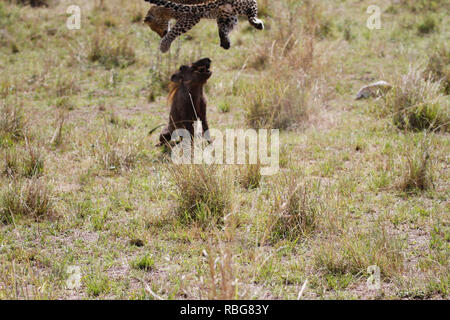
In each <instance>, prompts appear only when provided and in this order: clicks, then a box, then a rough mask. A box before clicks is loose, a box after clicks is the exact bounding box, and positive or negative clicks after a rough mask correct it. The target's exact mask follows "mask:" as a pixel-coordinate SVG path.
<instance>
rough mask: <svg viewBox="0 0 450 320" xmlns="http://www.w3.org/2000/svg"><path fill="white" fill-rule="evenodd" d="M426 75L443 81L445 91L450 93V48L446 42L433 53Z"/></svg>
mask: <svg viewBox="0 0 450 320" xmlns="http://www.w3.org/2000/svg"><path fill="white" fill-rule="evenodd" d="M425 76H426V77H427V79H430V80H433V81H441V82H442V85H443V88H444V91H445V93H446V94H447V95H448V94H450V50H449V49H448V47H447V46H446V45H445V44H444V45H441V46H440V47H439V48H438V49H436V50H435V51H434V52H433V53H432V54H431V56H430V58H429V60H428V65H427V67H426V69H425Z"/></svg>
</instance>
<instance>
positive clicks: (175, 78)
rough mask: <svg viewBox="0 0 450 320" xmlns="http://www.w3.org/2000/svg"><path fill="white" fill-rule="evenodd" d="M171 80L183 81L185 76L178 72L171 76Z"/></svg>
mask: <svg viewBox="0 0 450 320" xmlns="http://www.w3.org/2000/svg"><path fill="white" fill-rule="evenodd" d="M170 81H172V82H175V83H181V82H183V77H182V76H180V75H177V74H174V75H173V76H172V77H171V78H170Z"/></svg>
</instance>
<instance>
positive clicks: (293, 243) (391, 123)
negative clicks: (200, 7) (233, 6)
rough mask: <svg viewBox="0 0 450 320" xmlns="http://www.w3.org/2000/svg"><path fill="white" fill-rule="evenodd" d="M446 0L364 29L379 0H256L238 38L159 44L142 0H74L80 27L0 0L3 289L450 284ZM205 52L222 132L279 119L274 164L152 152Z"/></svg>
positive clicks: (426, 294) (194, 33)
mask: <svg viewBox="0 0 450 320" xmlns="http://www.w3.org/2000/svg"><path fill="white" fill-rule="evenodd" d="M19 2H20V3H19ZM447 2H448V1H444V0H433V1H425V0H418V1H416V0H414V1H413V0H401V1H390V0H381V1H378V2H377V5H378V6H380V8H381V9H382V10H381V14H382V15H381V22H382V28H381V29H379V30H378V29H374V30H369V29H368V28H366V25H367V19H368V18H369V14H367V8H368V6H369V5H373V4H374V3H373V1H369V0H361V1H360V0H346V1H335V0H333V1H320V2H318V1H310V0H308V1H298V0H286V1H268V0H261V1H259V5H260V7H261V17H262V19H263V20H264V22H265V26H266V29H265V30H264V31H258V30H254V28H252V27H250V26H249V25H248V22H247V21H245V19H244V20H240V22H239V24H238V26H236V28H235V30H234V31H233V32H232V34H231V36H230V38H231V43H232V47H231V48H230V50H222V49H221V48H220V47H219V39H218V35H217V30H216V28H217V26H216V23H215V22H214V21H208V20H204V21H201V22H200V23H199V24H198V25H197V26H196V27H195V28H193V29H192V30H191V31H189V32H188V33H187V34H186V35H183V36H181V37H180V38H178V39H177V40H176V41H175V42H174V43H173V45H172V49H171V52H170V54H161V53H160V52H159V51H158V45H159V41H160V37H159V36H158V35H156V34H155V33H153V32H151V31H150V30H149V29H148V27H147V26H146V25H145V24H143V23H141V21H140V20H141V19H142V17H143V16H145V13H146V11H147V10H148V6H149V4H148V3H146V2H144V1H134V2H126V1H119V0H110V1H108V2H106V1H95V2H92V3H91V2H89V1H78V3H77V4H78V5H80V8H81V12H82V19H81V29H80V30H68V29H67V28H66V27H65V26H66V20H67V18H68V17H67V14H66V9H67V3H66V2H61V1H47V3H48V6H35V7H32V6H30V5H24V3H23V2H21V1H17V2H16V1H0V216H1V218H0V220H1V221H0V299H157V298H162V299H207V298H211V299H250V300H252V299H255V300H260V299H298V298H299V292H302V295H301V297H300V298H302V299H419V298H420V299H448V298H449V288H448V281H449V277H448V267H449V266H448V252H449V250H448V241H449V218H448V200H447V199H448V198H449V197H448V189H449V188H448V181H450V175H449V170H448V154H449V153H450V150H449V143H448V141H449V139H448V138H449V137H448V135H449V132H448V119H449V118H448V112H449V108H448V102H447V100H448V96H447V95H448V48H447V47H446V45H445V43H446V41H447V39H448V38H449V28H448V27H447V26H448V25H450V23H449V17H448V14H446V13H447V12H448V3H447ZM203 57H209V58H211V59H212V71H213V75H212V77H211V78H210V79H209V80H208V83H207V85H206V87H205V94H206V96H207V98H208V108H207V110H208V121H209V126H210V128H214V129H220V130H225V129H227V128H232V129H247V128H249V127H256V128H259V127H264V128H270V129H272V128H279V129H280V135H279V136H280V147H281V150H280V171H279V173H278V174H277V175H274V176H261V175H260V171H259V170H258V165H251V166H240V165H224V166H204V165H188V166H177V165H174V164H173V163H172V161H171V159H170V153H164V152H162V151H161V150H160V149H159V148H156V147H154V145H155V144H156V143H157V142H158V134H153V135H151V136H149V135H148V132H149V131H150V130H151V129H152V128H154V127H156V126H158V125H160V124H165V123H167V120H168V112H169V110H168V106H167V103H166V95H167V93H168V92H167V85H168V82H169V80H170V76H171V75H172V73H173V72H174V71H175V70H177V69H178V68H179V67H180V66H181V65H182V64H187V63H190V62H192V61H194V60H197V59H200V58H203ZM378 80H385V81H387V82H389V83H390V84H392V86H393V88H392V90H391V91H390V92H389V93H388V94H387V95H385V96H384V97H381V98H375V97H374V98H370V99H367V100H355V96H356V93H357V92H358V90H359V88H361V87H363V86H366V85H368V84H370V83H372V82H375V81H378ZM71 266H76V267H79V268H80V270H81V275H80V276H81V286H80V287H79V288H77V289H75V290H70V289H68V288H67V279H68V274H67V271H66V270H68V269H69V267H71ZM371 266H377V267H379V268H380V272H381V279H380V280H381V283H380V288H379V289H377V290H373V289H370V288H369V287H368V286H367V280H368V278H369V277H370V275H371V274H370V272H369V271H368V268H369V267H371ZM304 284H306V285H305V286H304V287H303V285H304ZM302 288H303V291H302Z"/></svg>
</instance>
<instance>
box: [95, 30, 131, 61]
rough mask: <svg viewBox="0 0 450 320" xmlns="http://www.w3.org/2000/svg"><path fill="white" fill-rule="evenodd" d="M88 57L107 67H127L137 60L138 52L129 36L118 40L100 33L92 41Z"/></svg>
mask: <svg viewBox="0 0 450 320" xmlns="http://www.w3.org/2000/svg"><path fill="white" fill-rule="evenodd" d="M88 59H89V61H91V62H98V63H100V64H102V65H103V66H104V67H105V68H107V69H112V68H115V67H119V68H126V67H128V66H130V65H132V64H134V63H135V62H136V54H135V52H134V49H133V47H132V46H131V45H130V44H129V42H128V39H127V38H123V39H121V40H117V39H114V38H110V37H108V36H105V35H104V34H103V35H102V34H101V33H98V34H97V35H95V36H94V37H93V39H92V41H91V46H90V49H89V54H88Z"/></svg>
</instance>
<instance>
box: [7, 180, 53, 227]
mask: <svg viewBox="0 0 450 320" xmlns="http://www.w3.org/2000/svg"><path fill="white" fill-rule="evenodd" d="M0 204H1V206H0V209H1V211H0V212H1V218H2V220H3V221H6V222H12V221H13V220H14V219H15V217H21V216H25V217H31V218H34V219H40V218H43V217H44V218H45V217H51V216H52V215H53V213H54V211H53V198H52V195H51V191H50V189H49V187H48V186H47V185H46V183H45V182H43V181H41V180H36V179H33V180H30V181H27V182H24V183H23V184H12V185H10V186H6V187H4V188H3V189H2V194H1V198H0Z"/></svg>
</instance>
